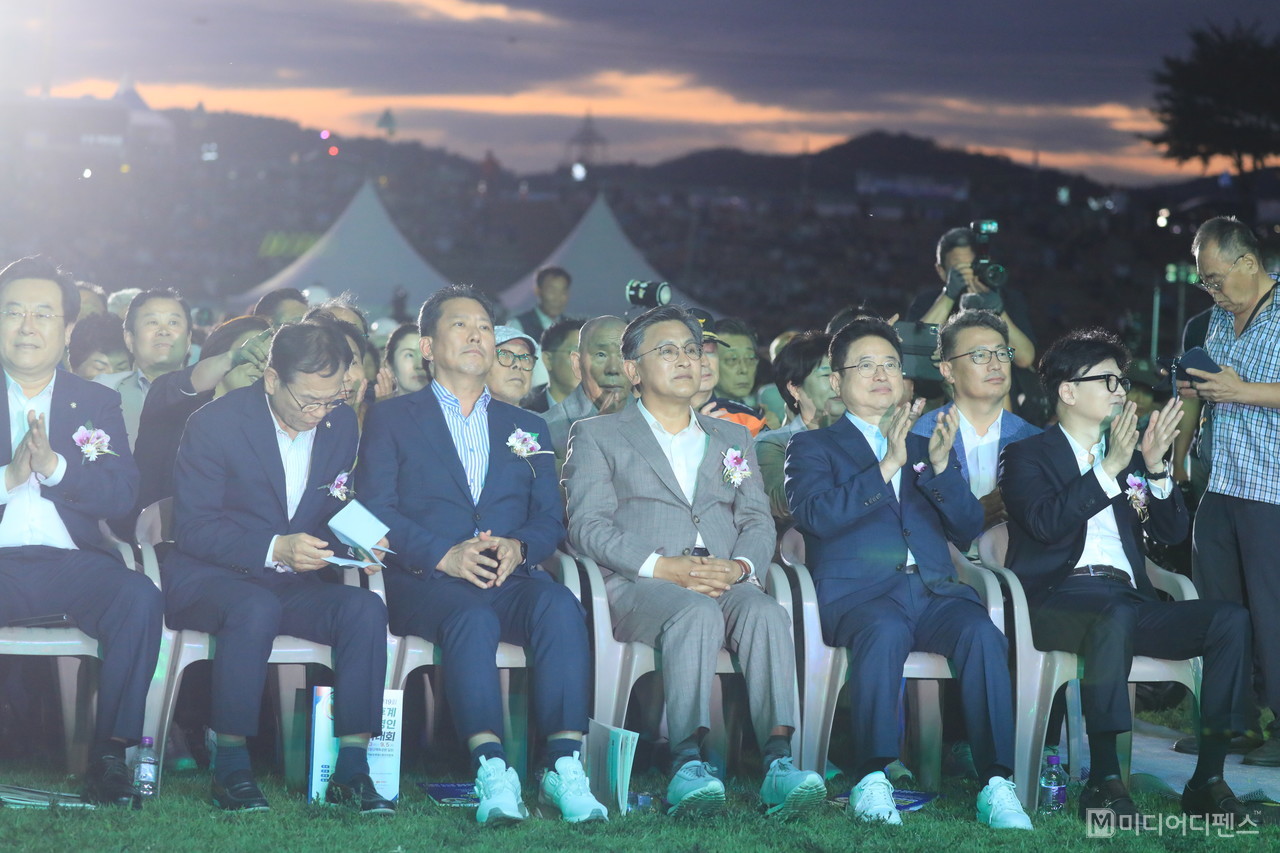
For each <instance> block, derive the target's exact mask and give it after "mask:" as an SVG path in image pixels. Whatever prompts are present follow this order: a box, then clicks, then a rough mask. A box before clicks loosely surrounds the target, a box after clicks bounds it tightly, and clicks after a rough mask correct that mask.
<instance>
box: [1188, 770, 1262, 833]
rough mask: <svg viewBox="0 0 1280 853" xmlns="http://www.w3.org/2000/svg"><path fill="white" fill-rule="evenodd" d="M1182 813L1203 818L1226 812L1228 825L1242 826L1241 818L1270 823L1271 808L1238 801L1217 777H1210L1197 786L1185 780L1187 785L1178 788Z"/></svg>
mask: <svg viewBox="0 0 1280 853" xmlns="http://www.w3.org/2000/svg"><path fill="white" fill-rule="evenodd" d="M1182 812H1183V814H1188V815H1202V816H1204V817H1205V818H1206V819H1207V818H1209V817H1210V816H1211V815H1226V816H1227V826H1228V828H1230V827H1238V826H1246V824H1245V823H1244V820H1245V818H1248V819H1249V821H1250V822H1251V823H1252V824H1253V825H1254V826H1258V825H1260V824H1263V823H1274V819H1273V818H1272V817H1271V814H1270V812H1271V809H1269V808H1267V807H1265V806H1263V805H1261V804H1259V803H1250V804H1248V805H1246V804H1244V803H1242V802H1240V801H1239V800H1238V799H1236V795H1235V792H1234V791H1232V790H1231V787H1230V786H1229V785H1227V783H1226V782H1225V781H1223V779H1222V777H1221V776H1214V777H1212V778H1211V779H1209V781H1208V782H1206V783H1205V784H1204V786H1203V787H1201V788H1195V789H1193V788H1192V787H1191V783H1190V782H1188V783H1187V787H1185V788H1183V789H1182Z"/></svg>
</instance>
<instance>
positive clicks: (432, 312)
mask: <svg viewBox="0 0 1280 853" xmlns="http://www.w3.org/2000/svg"><path fill="white" fill-rule="evenodd" d="M450 299H474V300H475V301H476V302H479V303H480V307H482V308H484V311H485V313H486V314H488V315H489V322H490V323H492V322H493V302H492V301H490V299H489V297H488V295H486V294H485V293H484V291H482V290H480V289H479V288H476V287H472V286H471V285H469V284H451V285H449V286H448V287H442V288H440V289H439V290H437V291H436V292H435V293H433V294H431V295H430V296H428V297H427V301H426V302H423V303H422V310H421V311H419V312H418V334H419V335H421V336H422V337H424V338H428V337H434V336H435V333H436V326H437V325H439V323H440V315H441V314H443V313H444V304H445V303H446V302H448V301H449V300H450Z"/></svg>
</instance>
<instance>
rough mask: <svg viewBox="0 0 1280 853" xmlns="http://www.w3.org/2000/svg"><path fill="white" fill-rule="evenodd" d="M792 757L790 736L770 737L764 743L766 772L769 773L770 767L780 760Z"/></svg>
mask: <svg viewBox="0 0 1280 853" xmlns="http://www.w3.org/2000/svg"><path fill="white" fill-rule="evenodd" d="M790 757H791V736H790V735H769V739H768V740H767V741H765V742H764V772H766V773H768V772H769V765H770V764H773V762H774V761H776V760H777V759H779V758H790Z"/></svg>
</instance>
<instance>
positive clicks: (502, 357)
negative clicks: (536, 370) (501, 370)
mask: <svg viewBox="0 0 1280 853" xmlns="http://www.w3.org/2000/svg"><path fill="white" fill-rule="evenodd" d="M537 362H538V357H537V356H535V355H526V354H525V353H522V352H512V351H511V350H509V349H499V350H498V364H501V365H502V366H503V367H518V368H520V369H521V370H524V371H529V370H533V366H534V365H535V364H537Z"/></svg>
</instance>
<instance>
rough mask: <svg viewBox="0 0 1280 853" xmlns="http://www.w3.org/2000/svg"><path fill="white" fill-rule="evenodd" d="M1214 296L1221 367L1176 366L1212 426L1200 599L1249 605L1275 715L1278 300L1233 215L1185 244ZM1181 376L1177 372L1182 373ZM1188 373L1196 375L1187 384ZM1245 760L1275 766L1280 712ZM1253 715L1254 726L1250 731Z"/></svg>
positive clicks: (1212, 344)
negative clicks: (1212, 369)
mask: <svg viewBox="0 0 1280 853" xmlns="http://www.w3.org/2000/svg"><path fill="white" fill-rule="evenodd" d="M1191 251H1192V253H1193V254H1194V255H1195V258H1196V268H1197V271H1198V273H1199V277H1200V286H1201V287H1202V288H1204V289H1205V290H1207V291H1208V292H1209V294H1210V295H1211V296H1212V297H1213V303H1214V307H1213V308H1212V309H1211V310H1210V315H1209V330H1208V334H1207V335H1206V337H1205V344H1204V346H1205V349H1206V350H1207V351H1208V353H1209V356H1210V357H1211V358H1212V359H1213V360H1214V362H1216V363H1217V364H1218V365H1219V366H1221V368H1222V370H1221V372H1219V373H1206V372H1204V371H1199V370H1186V371H1180V372H1179V375H1178V379H1179V382H1178V393H1179V394H1180V395H1181V396H1182V397H1183V398H1185V399H1188V400H1192V399H1198V400H1201V401H1203V403H1204V407H1205V410H1206V414H1205V416H1204V417H1205V418H1206V419H1207V421H1208V423H1209V424H1211V428H1212V435H1213V438H1212V450H1211V453H1212V459H1211V460H1210V467H1209V485H1208V489H1207V491H1206V492H1205V494H1204V497H1203V498H1202V499H1201V501H1200V505H1199V507H1198V508H1197V510H1196V520H1195V532H1194V533H1193V536H1192V559H1193V567H1194V576H1195V581H1196V587H1197V588H1198V589H1199V591H1200V594H1201V595H1203V596H1204V597H1205V598H1212V599H1221V600H1224V601H1234V602H1237V603H1244V602H1245V601H1247V602H1248V607H1249V614H1250V616H1251V618H1252V620H1253V636H1254V642H1255V647H1254V651H1255V654H1256V657H1257V661H1258V667H1259V669H1260V670H1261V672H1262V686H1263V697H1262V701H1263V702H1264V703H1265V704H1266V705H1267V706H1268V707H1270V708H1271V710H1272V712H1280V556H1278V551H1277V548H1276V542H1277V538H1276V530H1277V529H1280V344H1278V343H1277V342H1280V305H1277V302H1276V287H1277V281H1276V278H1277V277H1276V276H1273V275H1270V274H1268V273H1267V270H1266V268H1265V267H1264V266H1263V261H1262V254H1261V247H1260V246H1259V244H1258V239H1257V237H1256V236H1255V235H1254V233H1253V232H1252V231H1251V230H1250V229H1249V228H1248V226H1246V225H1245V224H1244V223H1242V222H1239V221H1238V220H1236V219H1235V218H1234V217H1221V216H1220V217H1216V218H1214V219H1210V220H1208V221H1207V222H1205V223H1204V224H1203V225H1201V226H1200V229H1199V230H1198V231H1197V232H1196V236H1195V239H1194V241H1193V242H1192V244H1191ZM1184 373H1185V374H1186V375H1183V374H1184ZM1192 380H1194V381H1192ZM1277 720H1278V721H1276V722H1272V723H1271V724H1270V725H1269V726H1268V729H1267V734H1268V738H1267V740H1266V742H1265V743H1263V744H1262V745H1261V746H1258V747H1256V748H1255V749H1253V750H1252V751H1251V752H1249V753H1248V754H1246V755H1245V757H1244V762H1245V763H1246V764H1256V765H1261V766H1264V767H1276V766H1280V714H1278V715H1277ZM1256 722H1257V718H1256V716H1254V715H1251V720H1250V724H1251V725H1250V729H1251V731H1254V732H1256V728H1257V725H1256Z"/></svg>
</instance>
